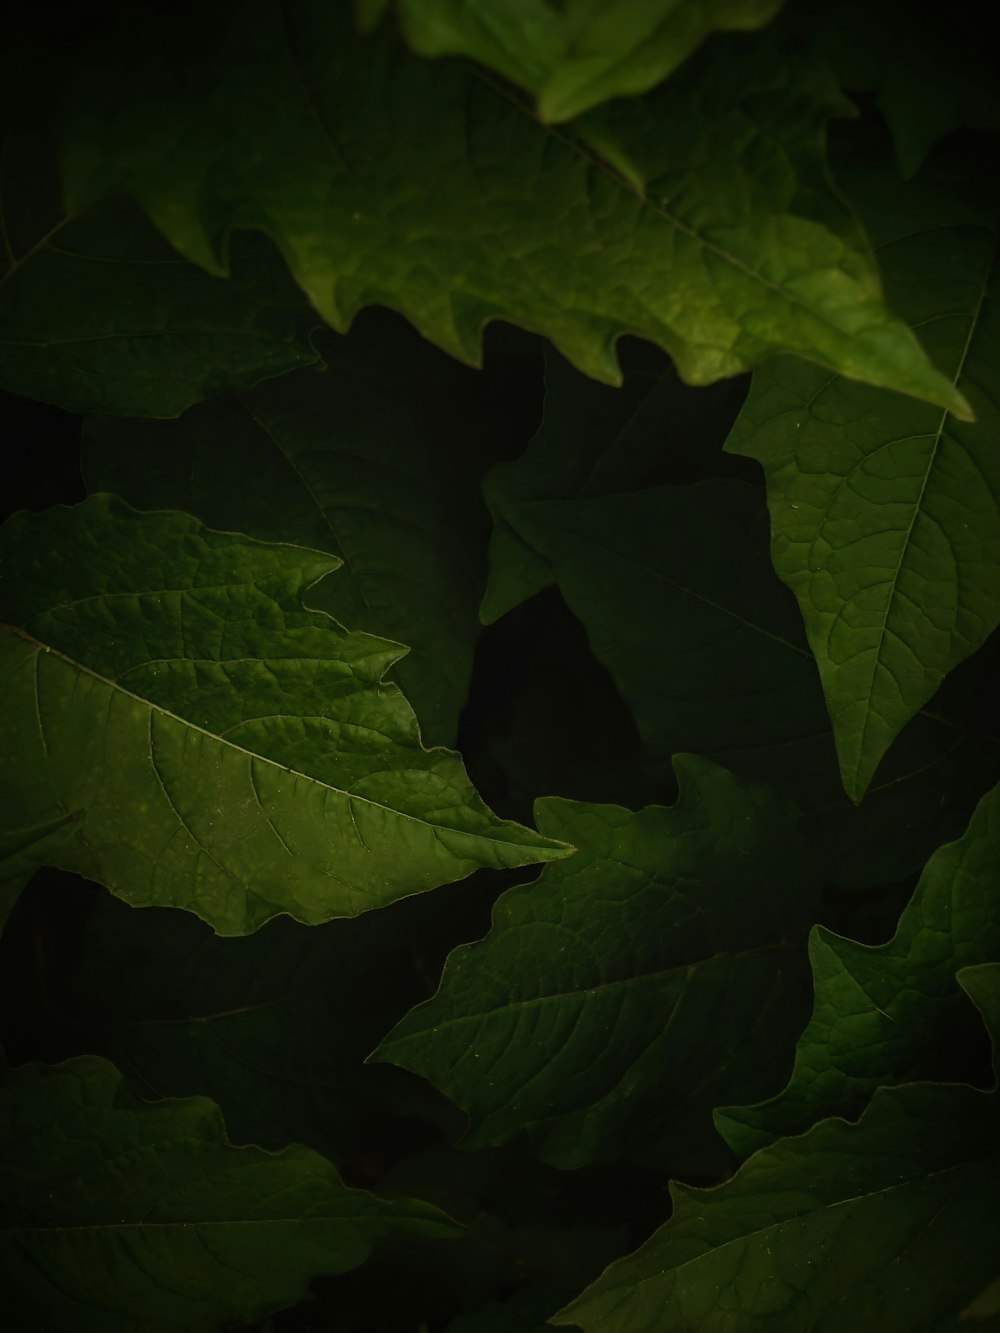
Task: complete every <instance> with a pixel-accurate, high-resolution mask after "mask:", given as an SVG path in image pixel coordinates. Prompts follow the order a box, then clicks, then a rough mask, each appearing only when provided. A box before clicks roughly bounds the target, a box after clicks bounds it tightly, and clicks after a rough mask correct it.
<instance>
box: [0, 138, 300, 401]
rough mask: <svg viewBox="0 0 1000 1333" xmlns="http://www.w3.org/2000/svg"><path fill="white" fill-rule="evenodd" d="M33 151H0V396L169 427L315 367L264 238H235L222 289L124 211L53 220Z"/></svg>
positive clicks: (116, 205) (108, 208) (26, 144)
mask: <svg viewBox="0 0 1000 1333" xmlns="http://www.w3.org/2000/svg"><path fill="white" fill-rule="evenodd" d="M46 147H47V146H46V144H45V143H44V142H39V141H38V139H37V138H35V137H33V136H32V135H30V134H27V135H26V134H22V133H17V132H13V133H8V134H7V136H6V137H4V139H3V141H2V151H0V244H2V247H3V251H4V253H3V255H2V256H0V347H2V349H3V359H2V367H3V368H2V371H0V386H2V387H3V388H6V389H12V390H14V391H16V392H17V393H21V394H27V395H30V396H31V397H32V398H38V399H41V400H42V401H44V402H48V403H55V404H57V405H58V406H59V407H63V408H66V409H68V410H69V411H72V412H121V413H123V414H125V415H132V416H154V417H169V416H176V415H177V414H178V413H180V412H183V411H184V409H185V408H186V407H188V406H190V404H192V403H196V402H198V401H199V400H200V399H202V398H206V397H208V395H209V394H212V393H217V392H219V391H220V390H223V389H235V388H249V387H250V385H252V384H255V383H256V382H257V381H258V380H261V379H265V378H266V377H267V376H269V375H278V374H280V373H281V372H283V371H286V370H293V369H295V368H296V367H298V366H304V365H306V364H308V363H310V362H315V361H317V360H318V359H319V357H318V353H317V352H316V350H315V349H314V347H313V346H312V343H311V341H310V334H311V332H312V330H313V329H314V328H315V327H316V325H317V323H318V322H319V321H318V319H317V317H316V314H315V312H314V311H313V310H311V309H310V307H309V304H308V302H307V301H306V300H305V298H304V297H303V295H302V293H301V292H300V291H299V290H297V289H296V286H295V284H294V282H292V280H291V278H290V277H289V275H288V271H287V268H286V266H285V264H284V263H283V261H282V259H281V256H280V255H279V254H278V253H277V251H276V250H275V249H274V247H273V246H272V245H270V244H269V243H268V242H267V241H266V240H265V239H264V237H262V236H259V235H258V236H253V235H247V234H242V235H240V236H238V237H235V238H234V240H233V242H232V244H231V246H230V251H231V271H230V277H229V281H228V282H227V281H223V280H221V279H220V278H218V277H212V276H210V275H209V274H207V273H206V272H205V271H204V270H203V269H201V268H199V267H197V266H196V265H195V264H192V263H190V262H189V261H187V260H185V259H184V257H183V256H182V255H180V254H178V253H177V251H176V250H173V249H172V248H171V247H170V246H169V245H167V244H166V243H165V242H164V240H163V237H162V236H161V235H160V234H159V233H158V232H157V230H156V228H155V227H153V226H152V225H151V224H150V222H149V220H148V219H147V218H146V217H144V216H143V214H142V211H141V210H140V209H138V208H137V207H136V206H135V205H134V204H130V203H129V202H128V201H126V200H122V199H116V200H108V201H106V202H103V203H101V204H100V205H98V206H97V207H93V208H83V209H81V210H70V211H67V209H66V207H65V205H64V204H63V202H62V200H61V199H60V197H59V191H58V189H57V188H55V187H54V186H53V187H52V188H46V187H45V184H44V182H42V181H40V180H39V163H40V161H41V162H44V161H45V158H46ZM49 151H51V150H49Z"/></svg>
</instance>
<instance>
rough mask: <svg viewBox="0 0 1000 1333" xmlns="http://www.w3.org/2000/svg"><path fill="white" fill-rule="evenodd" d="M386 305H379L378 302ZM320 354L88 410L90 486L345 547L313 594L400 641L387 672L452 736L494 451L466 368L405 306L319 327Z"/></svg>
mask: <svg viewBox="0 0 1000 1333" xmlns="http://www.w3.org/2000/svg"><path fill="white" fill-rule="evenodd" d="M383 313H384V312H383ZM319 346H320V347H321V349H322V351H323V354H324V357H325V361H326V365H327V367H328V372H327V374H325V375H314V374H311V373H309V372H302V373H301V374H298V375H291V376H282V377H281V378H280V379H276V380H273V381H270V382H269V383H267V384H265V385H262V386H260V387H259V388H257V389H254V390H252V391H250V392H247V393H244V394H240V395H234V396H231V397H226V398H220V399H215V400H214V401H213V402H211V403H206V404H203V405H202V406H200V407H197V408H194V409H192V410H191V411H190V412H188V413H186V414H185V415H184V416H183V417H182V418H181V419H180V420H179V421H177V422H162V423H161V422H147V423H136V422H133V421H129V422H125V421H108V420H104V421H94V422H91V423H89V426H88V428H87V429H86V430H85V437H84V470H85V473H86V477H87V481H88V484H89V487H90V489H91V490H109V491H114V492H115V493H116V494H120V495H123V496H124V497H125V499H127V500H128V501H129V502H130V503H131V504H134V505H137V506H139V507H140V508H143V509H168V508H169V509H174V508H176V509H183V510H185V511H186V512H187V513H191V514H194V515H196V516H197V517H198V518H200V519H201V520H202V521H203V522H205V523H207V524H209V525H210V526H211V527H214V528H219V529H223V530H225V531H233V532H245V533H247V534H248V535H250V536H251V537H258V538H263V539H266V540H271V541H278V540H281V541H293V542H299V543H301V544H302V545H303V546H309V547H311V548H313V549H315V550H321V551H328V552H329V553H330V554H331V555H335V556H338V557H339V558H341V559H342V560H343V562H344V566H343V569H342V570H341V573H340V575H339V576H338V577H337V578H335V579H327V580H326V581H325V582H324V583H323V584H322V585H321V586H320V587H319V588H318V589H317V590H316V592H315V593H314V594H312V604H313V605H314V606H316V607H317V608H318V609H320V610H323V611H327V612H328V613H329V614H330V615H332V616H334V617H335V619H337V620H339V621H340V623H341V624H344V625H350V626H351V627H352V628H354V629H359V630H365V631H367V632H369V633H372V634H378V635H381V636H383V637H385V638H389V639H395V640H398V641H399V642H400V643H405V644H407V645H409V647H410V650H411V651H410V652H409V653H408V654H407V655H406V657H404V658H403V659H402V661H401V662H400V663H399V664H398V666H396V667H395V668H394V671H393V675H394V678H395V679H397V680H398V681H399V684H400V687H401V688H402V690H403V692H404V693H405V694H406V697H407V699H408V700H409V702H410V704H411V705H412V707H413V708H414V710H415V712H416V714H417V717H418V718H419V719H420V723H421V727H422V730H423V734H424V736H425V738H426V739H428V741H429V742H430V743H433V744H450V743H453V742H454V739H455V734H456V730H457V726H458V714H459V711H460V710H461V708H462V707H463V705H464V703H465V698H466V694H467V692H468V683H469V674H470V672H471V669H472V653H473V648H474V646H475V641H476V637H477V635H478V631H479V622H478V619H477V616H476V603H477V600H478V597H479V594H480V590H481V587H482V579H483V573H484V571H483V563H484V553H485V547H486V540H487V538H486V531H487V515H486V512H485V508H484V506H483V505H482V501H481V498H480V494H479V488H480V477H481V473H482V469H483V467H484V466H485V465H486V463H487V462H489V461H492V458H493V457H495V456H496V452H497V448H496V443H495V441H494V440H493V439H492V438H491V436H490V433H489V431H488V430H484V429H483V428H482V424H481V421H480V420H479V418H478V417H477V416H476V415H474V413H475V411H476V409H477V408H478V409H479V411H482V410H483V407H482V404H480V403H478V402H477V401H476V399H475V396H474V393H475V389H476V388H477V387H478V386H476V385H475V384H471V383H470V381H472V380H474V379H475V378H476V377H475V376H474V374H473V372H471V371H468V370H466V369H465V368H464V367H462V366H459V365H458V364H457V363H456V362H454V361H452V360H451V359H450V358H448V357H445V356H444V355H443V354H442V353H441V352H439V351H438V350H437V349H436V348H434V347H432V346H431V345H430V344H429V343H427V342H425V341H424V340H423V339H422V338H419V337H417V335H416V334H414V333H413V331H412V330H411V329H408V328H407V327H406V326H405V325H404V324H403V323H402V321H401V320H395V319H379V320H371V319H365V320H363V321H362V322H361V325H360V326H357V327H355V329H354V330H353V331H352V333H351V334H350V335H349V336H348V337H347V338H334V337H332V336H328V337H326V338H322V339H321V340H320V341H319Z"/></svg>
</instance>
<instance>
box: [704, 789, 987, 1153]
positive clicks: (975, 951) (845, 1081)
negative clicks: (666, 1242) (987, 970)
mask: <svg viewBox="0 0 1000 1333" xmlns="http://www.w3.org/2000/svg"><path fill="white" fill-rule="evenodd" d="M998 883H1000V787H994V789H993V790H992V791H991V792H990V793H989V795H987V796H985V797H984V798H983V800H982V801H981V802H980V804H979V806H978V808H977V810H976V813H975V814H974V816H973V818H972V821H971V823H970V824H969V827H968V830H967V831H966V833H965V836H964V837H962V838H961V839H959V841H957V842H953V843H949V844H948V845H947V846H945V847H942V848H941V849H940V850H939V851H938V852H936V853H935V855H934V856H933V857H932V858H931V859H930V861H929V862H928V863H927V868H926V869H925V871H924V873H923V875H922V876H921V879H920V883H919V884H918V885H917V888H916V891H915V892H914V895H913V898H912V900H911V902H910V904H909V906H908V907H907V908H906V910H905V911H904V912H903V914H902V916H901V917H900V920H899V926H898V928H897V930H896V933H895V935H894V936H893V938H892V939H891V940H889V941H888V943H886V944H882V945H879V946H878V947H876V948H872V947H867V946H865V945H862V944H857V943H856V942H855V941H853V940H847V939H843V938H842V937H841V936H839V935H835V934H834V933H833V932H832V931H828V930H824V929H823V928H822V927H817V928H816V929H815V930H814V932H813V934H812V937H811V939H810V941H809V954H810V959H811V961H812V967H813V977H814V987H815V993H816V998H815V1002H814V1008H813V1015H812V1018H811V1019H810V1021H809V1025H808V1027H807V1028H806V1030H805V1031H804V1032H803V1034H802V1036H801V1038H800V1040H799V1045H798V1049H797V1051H796V1056H795V1068H794V1070H793V1072H792V1077H791V1079H790V1081H789V1083H788V1086H787V1087H786V1088H785V1089H784V1091H782V1092H781V1093H779V1094H778V1095H777V1096H776V1097H772V1098H771V1099H770V1100H769V1101H766V1102H761V1103H760V1104H759V1105H757V1106H742V1107H732V1106H728V1107H725V1108H724V1109H722V1110H720V1111H718V1112H717V1113H716V1124H717V1125H718V1127H719V1129H720V1131H721V1132H722V1134H723V1135H724V1137H725V1138H726V1140H727V1142H728V1143H729V1144H730V1146H731V1147H732V1148H733V1150H734V1151H735V1152H737V1153H738V1154H739V1155H740V1156H741V1157H746V1156H747V1155H748V1154H749V1153H751V1152H753V1151H754V1149H756V1148H759V1147H761V1146H762V1145H764V1144H766V1143H769V1142H771V1141H772V1140H773V1139H776V1138H779V1137H781V1136H782V1135H786V1134H798V1133H801V1132H802V1131H803V1130H805V1129H807V1128H808V1127H809V1125H811V1124H814V1123H815V1122H816V1121H817V1120H818V1119H819V1118H820V1117H821V1116H824V1115H840V1116H851V1115H856V1114H857V1113H858V1112H859V1111H860V1109H861V1108H862V1107H863V1106H864V1105H865V1103H866V1102H867V1100H868V1099H869V1097H870V1096H871V1094H872V1092H873V1091H874V1090H875V1088H876V1087H879V1086H880V1085H883V1084H891V1083H903V1082H908V1081H910V1080H913V1079H916V1078H952V1077H955V1076H956V1075H957V1076H959V1077H961V1076H962V1075H963V1074H964V1073H966V1072H967V1071H966V1070H965V1069H964V1068H963V1062H964V1061H966V1060H967V1055H968V1050H967V1043H966V1045H965V1046H963V1045H962V1044H961V1043H959V1042H958V1041H957V1040H956V1036H955V1034H956V1033H957V1032H960V1031H961V1029H962V1022H963V1018H964V1016H965V1015H966V1012H967V1005H966V1002H965V997H964V995H962V993H961V991H960V990H959V988H958V986H957V985H956V983H955V973H956V971H957V970H958V969H959V968H963V967H968V966H971V965H973V964H976V963H985V962H991V961H992V960H993V959H994V958H996V957H998V956H1000V913H998V912H997V907H996V887H997V884H998Z"/></svg>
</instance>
